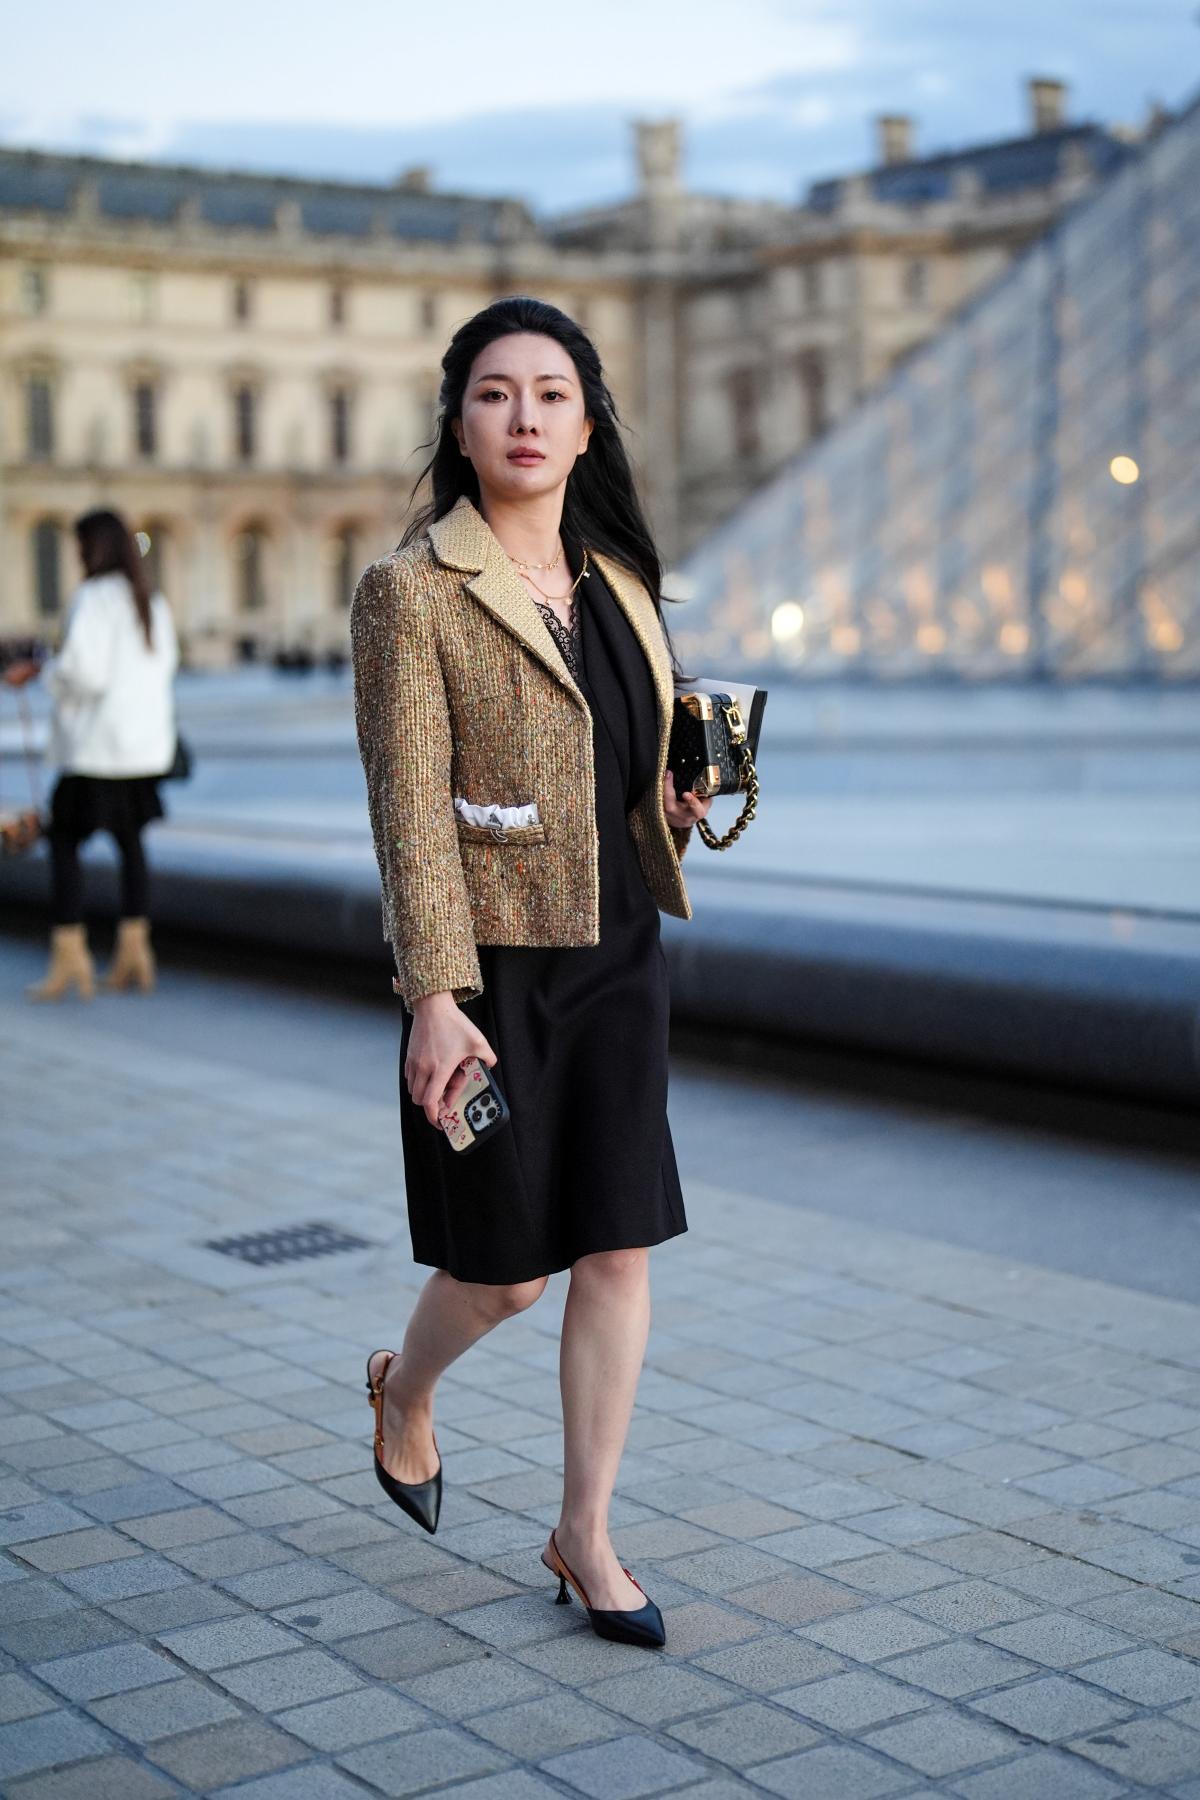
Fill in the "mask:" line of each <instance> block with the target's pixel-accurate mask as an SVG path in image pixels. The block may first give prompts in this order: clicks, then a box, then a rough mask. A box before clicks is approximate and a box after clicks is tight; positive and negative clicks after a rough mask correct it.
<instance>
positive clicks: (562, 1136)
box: [400, 565, 687, 1283]
mask: <svg viewBox="0 0 1200 1800" xmlns="http://www.w3.org/2000/svg"><path fill="white" fill-rule="evenodd" d="M578 604H579V606H580V629H581V645H580V648H581V653H582V661H583V665H584V667H583V672H582V676H581V679H580V683H579V685H580V687H581V688H582V690H583V694H584V697H585V699H586V700H587V702H588V705H589V707H590V709H591V714H592V738H593V746H594V752H595V770H596V824H597V830H598V833H599V840H600V942H599V943H598V944H595V945H586V946H581V947H576V948H559V947H557V946H547V947H540V946H524V945H496V944H481V945H480V946H479V961H480V967H481V970H482V974H483V992H482V993H481V994H477V995H476V996H475V997H474V999H472V1000H469V1001H467V1002H465V1003H464V1005H463V1008H462V1010H463V1012H464V1013H465V1014H466V1015H467V1017H468V1018H469V1019H470V1020H471V1021H472V1022H473V1023H474V1024H475V1025H477V1026H478V1027H479V1029H480V1030H481V1031H482V1032H483V1034H484V1036H485V1037H486V1038H487V1040H488V1042H489V1043H490V1044H491V1046H492V1048H493V1050H495V1052H496V1055H497V1058H498V1060H497V1063H496V1078H497V1080H498V1082H499V1084H500V1087H501V1089H502V1091H503V1093H504V1094H505V1097H506V1098H507V1100H508V1103H509V1106H510V1108H511V1111H512V1123H511V1125H510V1126H505V1127H504V1128H503V1129H502V1130H501V1131H499V1132H497V1133H496V1135H495V1136H494V1137H493V1138H491V1139H490V1140H489V1141H488V1142H486V1143H483V1144H480V1145H479V1147H478V1148H477V1149H475V1150H472V1151H470V1152H468V1153H467V1154H466V1155H462V1154H460V1153H459V1152H457V1151H454V1150H452V1149H451V1148H450V1146H449V1144H448V1143H447V1142H446V1138H445V1134H444V1132H443V1131H442V1130H441V1129H440V1128H439V1127H437V1126H433V1125H430V1123H429V1121H428V1120H427V1119H426V1117H425V1114H424V1112H423V1110H422V1109H421V1108H420V1107H419V1106H415V1105H414V1104H413V1101H412V1099H411V1097H410V1096H409V1093H408V1088H407V1085H406V1083H405V1080H404V1061H405V1057H406V1055H407V1051H408V1042H409V1038H410V1036H411V1032H412V1024H413V1021H412V1015H411V1014H410V1013H408V1012H407V1011H405V1014H404V1024H403V1028H402V1032H401V1046H400V1123H401V1136H402V1142H403V1149H404V1173H405V1185H406V1188H407V1193H408V1221H409V1229H410V1232H411V1236H412V1247H413V1256H414V1257H415V1259H416V1261H417V1262H419V1263H428V1264H430V1265H431V1266H432V1267H434V1268H438V1269H446V1270H448V1271H449V1273H450V1274H451V1275H454V1276H456V1277H457V1278H458V1279H459V1280H460V1281H477V1282H487V1283H511V1282H519V1281H530V1280H533V1279H534V1278H536V1277H537V1276H540V1275H549V1274H553V1273H554V1272H555V1271H557V1270H560V1269H566V1268H569V1267H570V1266H571V1264H572V1263H573V1262H575V1261H576V1260H577V1259H578V1258H579V1257H581V1256H587V1255H589V1254H590V1253H592V1252H594V1251H599V1250H628V1249H634V1248H638V1247H644V1246H648V1245H651V1244H658V1243H661V1242H663V1240H664V1239H666V1238H671V1237H675V1236H677V1235H678V1234H679V1233H680V1232H683V1231H686V1230H687V1219H686V1217H685V1215H684V1206H683V1195H682V1192H681V1190H680V1185H679V1173H678V1169H677V1167H676V1163H675V1150H674V1145H673V1144H672V1141H671V1132H670V1127H669V1125H668V1123H667V1036H668V1027H669V1015H670V994H669V988H668V979H667V964H666V957H665V956H664V954H663V949H662V944H661V941H660V936H659V915H658V906H657V904H656V902H655V900H654V898H653V896H652V895H651V893H650V890H649V888H648V887H647V886H646V881H645V877H644V876H643V874H642V870H641V864H640V863H639V861H638V856H637V851H636V849H635V847H634V843H633V839H632V837H631V836H630V833H629V825H628V819H627V815H628V813H629V812H630V811H631V810H632V808H633V807H634V805H635V804H636V803H637V801H638V800H639V798H640V797H641V796H642V794H644V792H645V791H646V788H647V787H648V786H649V784H650V783H651V782H652V781H653V780H654V778H655V773H656V767H657V744H658V723H657V717H658V715H657V701H656V698H655V692H654V685H653V680H652V677H651V674H650V670H649V668H648V666H647V663H646V658H645V655H644V653H643V651H642V649H641V646H640V645H639V644H638V641H637V639H636V638H635V636H634V635H633V632H632V629H631V628H630V625H629V623H628V620H627V619H626V617H625V615H624V613H623V612H622V610H621V608H620V606H619V604H618V602H617V601H616V600H615V599H614V597H613V595H612V593H611V591H610V590H609V587H608V585H607V583H606V582H605V581H604V579H603V577H602V575H601V574H600V572H599V570H598V569H596V568H595V567H594V565H593V567H592V572H591V574H590V575H589V577H588V579H587V580H586V581H585V582H582V583H581V584H580V589H579V601H578Z"/></svg>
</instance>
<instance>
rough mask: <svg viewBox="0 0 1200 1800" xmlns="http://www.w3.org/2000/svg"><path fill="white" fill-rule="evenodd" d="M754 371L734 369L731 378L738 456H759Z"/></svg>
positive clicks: (732, 407)
mask: <svg viewBox="0 0 1200 1800" xmlns="http://www.w3.org/2000/svg"><path fill="white" fill-rule="evenodd" d="M755 388H756V383H755V379H754V370H753V369H734V370H733V371H732V372H731V374H730V376H729V407H730V412H731V414H732V416H733V444H734V449H735V451H736V453H737V455H738V456H748V457H756V456H757V455H758V449H759V444H758V396H757V394H756V392H755Z"/></svg>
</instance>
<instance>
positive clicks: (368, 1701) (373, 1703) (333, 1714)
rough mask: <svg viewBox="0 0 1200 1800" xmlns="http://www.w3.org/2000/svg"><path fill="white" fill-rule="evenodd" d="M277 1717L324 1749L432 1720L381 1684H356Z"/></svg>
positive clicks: (412, 1728) (306, 1740)
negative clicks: (329, 1696)
mask: <svg viewBox="0 0 1200 1800" xmlns="http://www.w3.org/2000/svg"><path fill="white" fill-rule="evenodd" d="M277 1719H278V1723H279V1725H280V1726H281V1728H282V1729H283V1730H284V1731H287V1732H290V1733H291V1735H292V1736H293V1737H295V1738H300V1739H301V1740H302V1741H303V1742H304V1743H306V1744H311V1745H312V1747H313V1749H314V1750H324V1751H336V1750H351V1749H354V1748H355V1747H356V1746H358V1745H360V1744H371V1743H374V1742H376V1740H378V1739H379V1738H391V1737H396V1736H397V1735H398V1734H399V1733H401V1732H405V1731H420V1730H422V1729H423V1728H425V1727H427V1726H428V1724H429V1715H428V1713H427V1712H424V1711H423V1710H422V1709H421V1708H420V1707H419V1706H414V1705H413V1704H412V1702H411V1700H406V1699H405V1698H403V1696H402V1695H400V1694H396V1693H390V1692H388V1691H387V1690H386V1689H381V1688H356V1689H354V1690H353V1691H351V1692H349V1693H345V1694H337V1695H335V1696H334V1697H333V1698H332V1699H329V1700H314V1701H310V1702H309V1704H308V1705H306V1706H297V1707H293V1708H291V1709H290V1710H289V1711H287V1712H281V1713H279V1714H278V1715H277Z"/></svg>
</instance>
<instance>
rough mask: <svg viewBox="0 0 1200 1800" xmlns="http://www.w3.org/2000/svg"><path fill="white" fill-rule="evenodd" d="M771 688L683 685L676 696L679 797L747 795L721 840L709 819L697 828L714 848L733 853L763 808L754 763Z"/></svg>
mask: <svg viewBox="0 0 1200 1800" xmlns="http://www.w3.org/2000/svg"><path fill="white" fill-rule="evenodd" d="M766 704H767V690H766V688H756V687H752V686H748V685H747V684H746V683H744V682H722V681H704V682H697V683H694V684H691V685H689V686H680V687H678V690H677V692H676V695H675V710H674V715H673V717H672V720H671V741H670V745H669V747H668V751H667V766H668V767H669V768H670V770H671V772H672V773H673V775H674V777H675V792H676V793H677V794H687V793H694V794H699V795H700V797H701V799H705V798H707V797H708V796H709V795H712V794H735V793H742V794H745V796H746V800H745V804H744V805H743V807H742V810H741V812H740V813H739V815H738V817H737V819H736V820H735V821H734V823H733V824H732V825H731V826H730V828H729V830H728V831H727V832H726V833H725V835H724V837H718V836H717V835H716V833H715V832H714V831H713V830H712V829H711V827H710V826H709V825H708V823H707V821H706V820H704V819H698V820H697V821H696V829H697V830H698V831H699V833H700V836H701V838H702V840H703V841H704V843H705V844H707V846H708V848H709V849H710V850H728V848H729V846H730V844H732V843H734V842H735V841H736V840H737V839H738V838H739V837H741V835H742V833H743V831H745V829H746V827H747V825H748V824H749V823H750V821H751V819H752V818H753V817H754V815H755V813H756V811H757V810H758V774H757V771H756V769H755V761H756V759H757V756H758V739H759V733H760V731H761V730H762V717H763V709H764V708H765V706H766Z"/></svg>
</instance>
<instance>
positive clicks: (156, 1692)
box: [88, 1676, 238, 1744]
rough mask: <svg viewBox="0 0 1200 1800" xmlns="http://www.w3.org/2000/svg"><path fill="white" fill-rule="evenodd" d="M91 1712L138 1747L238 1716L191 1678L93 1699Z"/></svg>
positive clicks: (219, 1698)
mask: <svg viewBox="0 0 1200 1800" xmlns="http://www.w3.org/2000/svg"><path fill="white" fill-rule="evenodd" d="M88 1711H89V1712H90V1713H91V1714H92V1716H93V1718H96V1719H98V1720H99V1721H100V1723H101V1724H102V1725H107V1726H108V1728H109V1730H110V1731H114V1732H116V1733H117V1735H118V1736H119V1737H123V1738H129V1739H130V1740H131V1741H132V1742H133V1743H135V1744H151V1743H153V1742H154V1741H155V1740H156V1739H158V1738H167V1737H175V1736H176V1735H177V1734H178V1733H180V1732H184V1731H192V1730H194V1729H195V1728H196V1727H197V1726H200V1725H215V1724H217V1723H218V1722H219V1721H220V1720H222V1719H233V1718H236V1717H237V1716H238V1711H237V1707H236V1706H234V1705H232V1704H231V1703H230V1701H228V1700H226V1699H224V1698H223V1696H222V1695H220V1694H217V1693H214V1692H213V1691H212V1689H211V1688H207V1687H205V1686H204V1684H203V1683H202V1682H199V1681H196V1680H194V1679H193V1678H192V1677H190V1676H188V1677H185V1678H184V1679H182V1680H178V1681H162V1682H159V1683H158V1685H157V1686H155V1687H144V1688H139V1689H137V1690H136V1691H135V1692H132V1693H124V1694H118V1695H116V1696H114V1697H113V1698H111V1699H106V1700H94V1701H92V1702H91V1703H90V1704H89V1706H88Z"/></svg>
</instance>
